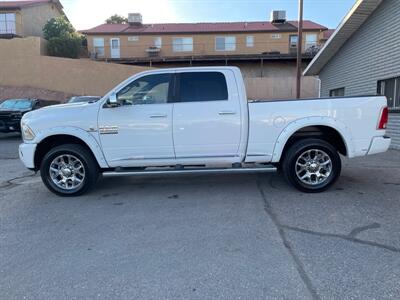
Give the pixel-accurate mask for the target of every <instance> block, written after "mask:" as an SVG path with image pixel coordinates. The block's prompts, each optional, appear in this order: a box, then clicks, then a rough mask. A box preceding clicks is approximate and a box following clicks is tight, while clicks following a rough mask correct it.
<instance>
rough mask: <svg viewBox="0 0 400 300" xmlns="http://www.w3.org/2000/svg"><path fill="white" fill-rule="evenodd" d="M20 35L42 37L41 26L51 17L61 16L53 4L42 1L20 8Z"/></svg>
mask: <svg viewBox="0 0 400 300" xmlns="http://www.w3.org/2000/svg"><path fill="white" fill-rule="evenodd" d="M20 13H21V15H22V35H23V36H39V37H43V27H44V25H45V24H46V23H47V21H48V20H50V19H51V18H55V17H59V16H61V15H62V14H61V12H60V10H59V9H58V8H57V6H56V5H55V4H52V3H43V4H40V5H35V6H31V7H25V8H23V9H21V12H20Z"/></svg>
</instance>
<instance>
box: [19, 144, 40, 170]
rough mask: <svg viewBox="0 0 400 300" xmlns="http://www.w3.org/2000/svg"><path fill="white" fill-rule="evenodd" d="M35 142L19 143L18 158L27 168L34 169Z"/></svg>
mask: <svg viewBox="0 0 400 300" xmlns="http://www.w3.org/2000/svg"><path fill="white" fill-rule="evenodd" d="M36 147H37V144H26V143H23V144H21V145H19V151H18V153H19V159H20V160H21V161H22V162H23V163H24V165H25V167H27V168H28V169H35V151H36Z"/></svg>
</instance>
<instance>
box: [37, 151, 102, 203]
mask: <svg viewBox="0 0 400 300" xmlns="http://www.w3.org/2000/svg"><path fill="white" fill-rule="evenodd" d="M40 175H41V177H42V181H43V183H44V184H45V185H46V187H47V188H48V189H49V190H50V191H51V192H53V193H55V194H57V195H59V196H66V197H72V196H79V195H82V194H83V193H85V192H87V191H88V190H90V189H91V188H92V187H93V186H94V185H95V184H96V182H97V179H98V176H99V167H98V165H97V162H96V160H95V158H94V157H93V155H92V153H91V152H90V151H89V150H88V149H87V148H86V147H83V146H81V145H77V144H65V145H60V146H57V147H55V148H53V149H51V150H50V151H49V152H48V153H46V155H45V156H44V158H43V160H42V163H41V166H40Z"/></svg>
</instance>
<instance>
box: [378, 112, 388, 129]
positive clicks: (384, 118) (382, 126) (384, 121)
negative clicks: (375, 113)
mask: <svg viewBox="0 0 400 300" xmlns="http://www.w3.org/2000/svg"><path fill="white" fill-rule="evenodd" d="M388 120H389V110H388V108H387V107H384V108H383V109H382V111H381V117H380V119H379V123H378V129H386V127H387V123H388Z"/></svg>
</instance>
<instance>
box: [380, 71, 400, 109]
mask: <svg viewBox="0 0 400 300" xmlns="http://www.w3.org/2000/svg"><path fill="white" fill-rule="evenodd" d="M377 92H378V95H381V96H386V98H387V101H388V107H390V108H400V77H397V78H391V79H385V80H380V81H378V91H377Z"/></svg>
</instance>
